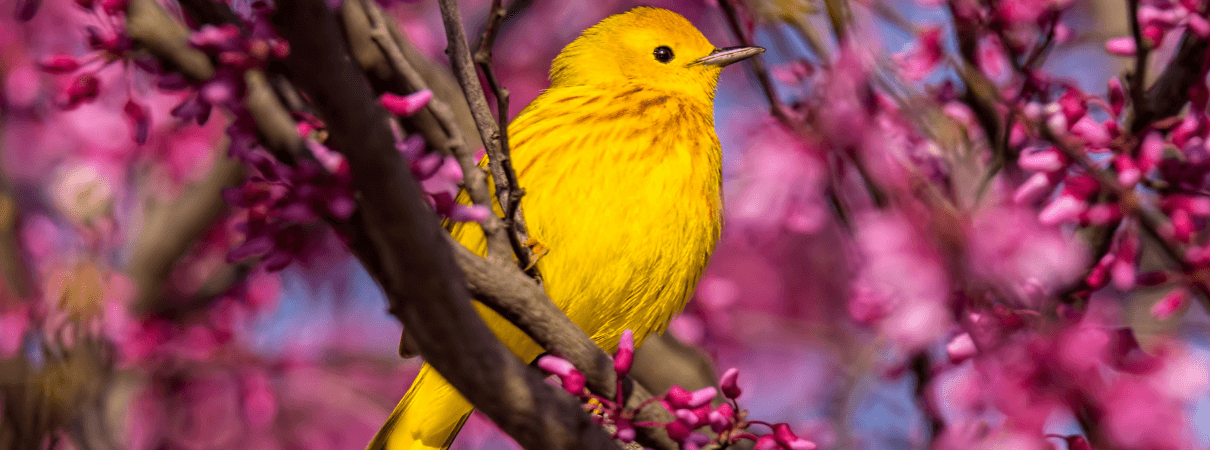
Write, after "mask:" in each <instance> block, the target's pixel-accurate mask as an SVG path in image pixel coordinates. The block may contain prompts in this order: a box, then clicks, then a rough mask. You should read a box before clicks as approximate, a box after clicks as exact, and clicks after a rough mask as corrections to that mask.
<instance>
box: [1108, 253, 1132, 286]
mask: <svg viewBox="0 0 1210 450" xmlns="http://www.w3.org/2000/svg"><path fill="white" fill-rule="evenodd" d="M1134 273H1135V266H1134V260H1133V259H1126V258H1118V259H1117V260H1115V261H1114V262H1113V265H1112V266H1110V270H1109V278H1110V279H1111V280H1113V287H1115V288H1118V290H1122V291H1128V290H1130V289H1133V288H1134Z"/></svg>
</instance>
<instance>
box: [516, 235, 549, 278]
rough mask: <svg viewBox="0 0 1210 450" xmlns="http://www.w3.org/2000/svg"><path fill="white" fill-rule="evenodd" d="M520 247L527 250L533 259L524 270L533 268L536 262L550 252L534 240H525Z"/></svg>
mask: <svg viewBox="0 0 1210 450" xmlns="http://www.w3.org/2000/svg"><path fill="white" fill-rule="evenodd" d="M522 245H524V246H525V247H527V248H529V251H530V253H533V255H534V257H533V259H531V260H529V265H527V266H525V270H529V269H532V268H534V266H535V265H537V264H538V260H539V259H542V257H543V256H545V255H546V254H547V253H549V252H550V249H549V248H547V247H546V246H545V245H542V243H541V242H538V240H537V239H534V238H529V239H527V240H526V241H525V242H524V243H522Z"/></svg>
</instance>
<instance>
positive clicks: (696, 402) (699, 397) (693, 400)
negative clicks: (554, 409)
mask: <svg viewBox="0 0 1210 450" xmlns="http://www.w3.org/2000/svg"><path fill="white" fill-rule="evenodd" d="M715 395H718V390H716V389H715V388H714V387H713V386H709V387H704V388H701V389H698V390H696V391H693V392H689V391H686V390H685V388H682V387H680V386H676V385H673V386H672V387H671V388H669V389H668V394H666V396H665V397H664V399H665V400H666V401H667V402H668V403H669V405H671V406H672V407H673V408H676V409H694V408H699V407H701V406H703V405H705V404H707V403H709V402H710V400H713V399H714V396H715Z"/></svg>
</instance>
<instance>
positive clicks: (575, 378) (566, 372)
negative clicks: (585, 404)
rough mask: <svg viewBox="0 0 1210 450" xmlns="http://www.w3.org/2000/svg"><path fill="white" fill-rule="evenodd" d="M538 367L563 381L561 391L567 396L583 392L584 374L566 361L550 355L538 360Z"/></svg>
mask: <svg viewBox="0 0 1210 450" xmlns="http://www.w3.org/2000/svg"><path fill="white" fill-rule="evenodd" d="M538 367H540V368H541V369H542V370H545V371H547V372H550V373H552V374H554V375H557V376H558V377H559V379H560V380H562V381H563V390H565V391H567V393H568V394H571V395H580V394H582V393H583V392H584V384H585V379H584V374H583V373H581V372H580V371H579V370H577V369H576V367H575V366H574V365H572V364H571V362H569V361H567V360H566V359H563V358H559V357H557V356H550V355H547V356H543V357H541V358H538Z"/></svg>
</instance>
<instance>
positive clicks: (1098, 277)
mask: <svg viewBox="0 0 1210 450" xmlns="http://www.w3.org/2000/svg"><path fill="white" fill-rule="evenodd" d="M1113 259H1114V256H1113V254H1112V253H1109V254H1106V255H1105V256H1104V257H1102V258H1101V260H1100V261H1098V262H1097V265H1095V266H1092V269H1091V270H1089V271H1088V276H1087V277H1085V278H1084V282H1085V283H1087V284H1088V287H1090V288H1092V289H1094V290H1095V289H1100V288H1102V287H1104V286H1105V285H1106V284H1108V283H1109V265H1110V264H1112V263H1113Z"/></svg>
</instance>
